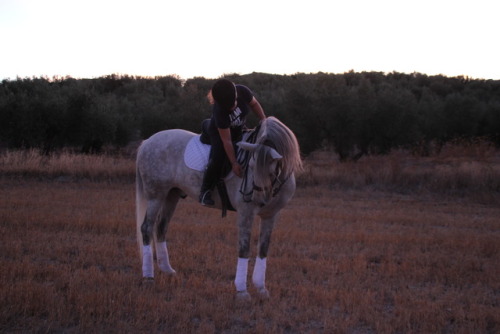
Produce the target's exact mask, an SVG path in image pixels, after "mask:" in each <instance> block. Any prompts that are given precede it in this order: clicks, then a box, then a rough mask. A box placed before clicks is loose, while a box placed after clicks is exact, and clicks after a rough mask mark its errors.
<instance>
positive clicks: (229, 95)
mask: <svg viewBox="0 0 500 334" xmlns="http://www.w3.org/2000/svg"><path fill="white" fill-rule="evenodd" d="M212 96H213V98H214V100H215V102H217V103H218V104H219V105H220V106H221V107H222V108H224V109H229V108H231V107H232V106H233V105H234V101H235V100H236V87H235V86H234V83H232V82H231V81H229V80H227V79H220V80H217V82H216V83H214V85H213V86H212Z"/></svg>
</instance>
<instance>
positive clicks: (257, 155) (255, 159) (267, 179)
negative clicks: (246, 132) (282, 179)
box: [238, 142, 283, 206]
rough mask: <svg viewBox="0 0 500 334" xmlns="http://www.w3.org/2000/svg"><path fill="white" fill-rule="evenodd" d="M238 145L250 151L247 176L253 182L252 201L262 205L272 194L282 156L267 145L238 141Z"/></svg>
mask: <svg viewBox="0 0 500 334" xmlns="http://www.w3.org/2000/svg"><path fill="white" fill-rule="evenodd" d="M238 146H239V147H240V148H242V149H244V150H246V151H249V152H251V153H252V154H251V155H250V161H249V162H248V168H249V170H248V177H250V178H251V179H252V183H253V192H252V202H253V203H255V204H256V205H259V206H264V205H266V204H267V203H268V202H269V201H270V200H271V198H272V196H273V186H274V183H275V182H276V180H277V179H278V177H279V173H280V168H279V162H280V160H281V159H282V158H283V157H282V156H281V154H279V153H278V152H277V151H276V150H275V149H274V148H272V147H270V146H268V145H262V144H250V143H246V142H240V143H238Z"/></svg>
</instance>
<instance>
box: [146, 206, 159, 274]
mask: <svg viewBox="0 0 500 334" xmlns="http://www.w3.org/2000/svg"><path fill="white" fill-rule="evenodd" d="M161 207H162V202H161V201H160V200H157V199H154V200H148V202H147V209H146V216H145V217H144V221H143V223H142V225H141V233H142V276H143V277H144V278H153V277H154V266H153V249H152V245H151V244H152V242H151V241H152V238H153V229H154V225H155V222H156V220H157V218H158V214H159V212H160V210H161Z"/></svg>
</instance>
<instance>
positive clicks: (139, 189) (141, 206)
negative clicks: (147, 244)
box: [135, 168, 147, 259]
mask: <svg viewBox="0 0 500 334" xmlns="http://www.w3.org/2000/svg"><path fill="white" fill-rule="evenodd" d="M146 207H147V204H146V198H145V197H144V188H143V183H142V177H141V173H139V168H136V172H135V215H136V224H137V225H136V227H137V231H136V233H137V246H138V247H139V255H140V258H141V259H142V246H143V244H142V233H141V226H142V223H143V221H144V218H145V217H146Z"/></svg>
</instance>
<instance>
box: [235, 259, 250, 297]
mask: <svg viewBox="0 0 500 334" xmlns="http://www.w3.org/2000/svg"><path fill="white" fill-rule="evenodd" d="M247 272H248V259H244V258H241V257H239V258H238V265H237V267H236V278H235V279H234V285H236V291H246V290H247Z"/></svg>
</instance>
